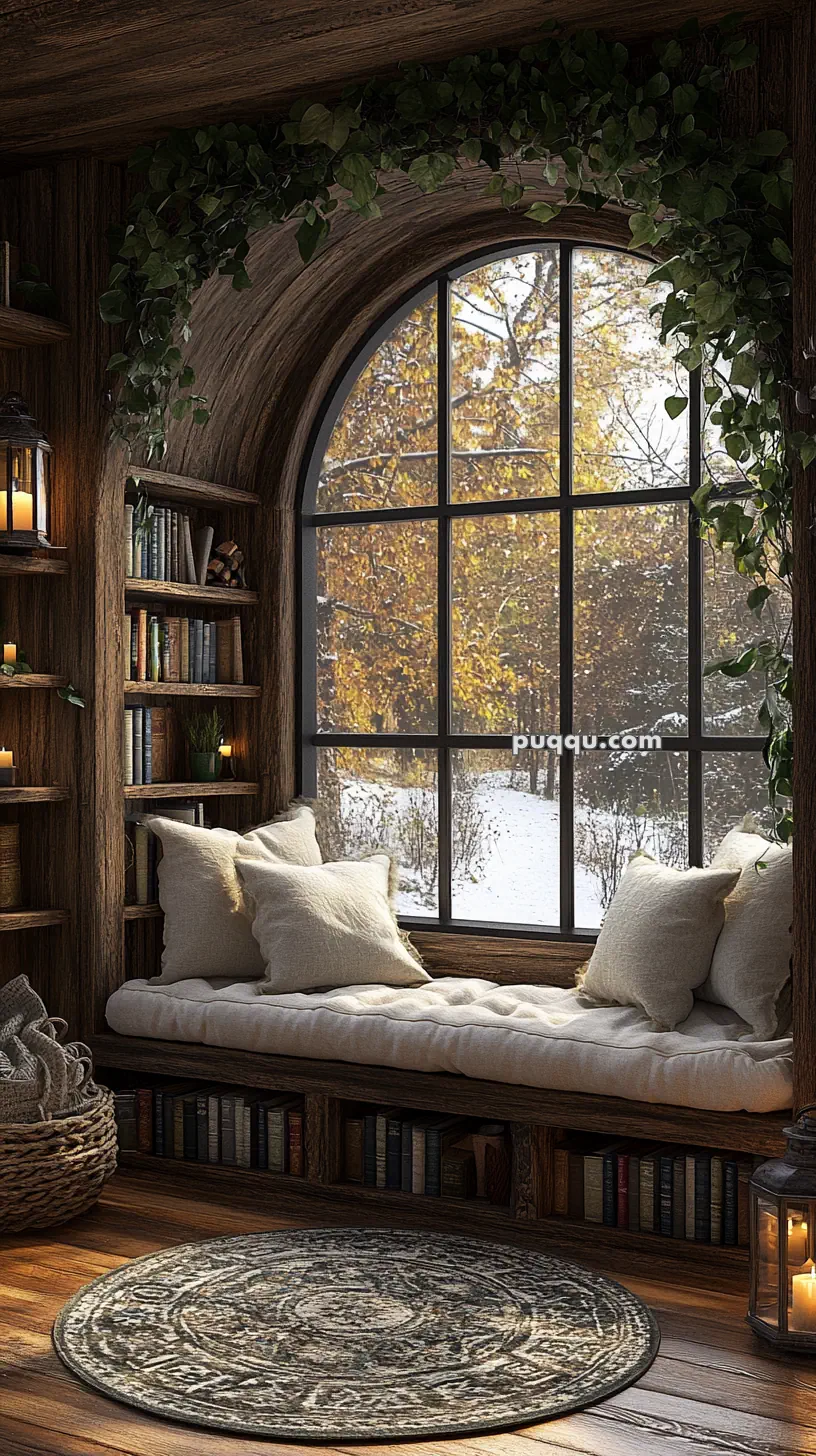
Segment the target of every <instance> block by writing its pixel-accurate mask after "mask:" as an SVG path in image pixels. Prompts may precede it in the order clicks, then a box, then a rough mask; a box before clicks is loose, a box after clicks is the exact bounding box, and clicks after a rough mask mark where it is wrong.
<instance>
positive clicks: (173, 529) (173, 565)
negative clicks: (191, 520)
mask: <svg viewBox="0 0 816 1456" xmlns="http://www.w3.org/2000/svg"><path fill="white" fill-rule="evenodd" d="M170 580H171V581H179V580H180V577H179V539H178V511H171V512H170Z"/></svg>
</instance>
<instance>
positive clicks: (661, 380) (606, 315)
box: [573, 248, 688, 491]
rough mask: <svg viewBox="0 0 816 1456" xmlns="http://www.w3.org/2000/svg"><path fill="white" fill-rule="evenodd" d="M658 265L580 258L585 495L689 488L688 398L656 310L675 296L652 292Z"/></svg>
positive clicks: (577, 384) (580, 470)
mask: <svg viewBox="0 0 816 1456" xmlns="http://www.w3.org/2000/svg"><path fill="white" fill-rule="evenodd" d="M651 266H652V265H651V264H650V263H646V262H643V261H641V260H640V259H638V258H633V257H631V256H627V255H626V254H623V253H609V252H603V251H600V250H597V249H594V248H577V249H576V250H575V252H574V254H573V359H574V364H573V379H574V384H573V390H574V398H573V411H574V427H573V429H574V434H573V448H574V453H575V458H574V464H573V480H574V488H575V490H576V491H606V490H646V489H649V490H653V489H656V488H658V487H660V488H662V487H665V486H672V485H674V486H677V485H686V484H687V483H688V410H686V411H685V412H684V413H683V414H682V415H680V417H679V418H678V419H677V420H671V419H669V416H668V415H667V413H666V410H665V407H664V400H665V399H667V398H668V397H669V396H670V395H687V392H688V378H687V375H686V374H685V373H681V374H679V375H678V377H677V378H675V368H674V361H673V355H672V350H671V349H670V348H668V347H667V346H666V345H664V344H661V343H660V329H659V321H658V320H657V319H655V318H650V316H649V310H650V309H651V308H653V307H654V305H655V304H656V303H658V302H659V301H661V300H662V299H663V298H664V297H665V295H666V292H667V291H668V285H667V284H650V285H649V286H648V287H647V285H646V279H647V278H648V276H649V272H650V270H651Z"/></svg>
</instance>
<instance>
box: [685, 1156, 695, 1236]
mask: <svg viewBox="0 0 816 1456" xmlns="http://www.w3.org/2000/svg"><path fill="white" fill-rule="evenodd" d="M694 1172H695V1164H694V1154H693V1153H687V1154H686V1210H685V1212H686V1218H685V1224H686V1238H687V1239H688V1240H689V1241H691V1240H693V1238H694V1197H695V1189H694Z"/></svg>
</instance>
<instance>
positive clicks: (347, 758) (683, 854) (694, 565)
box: [301, 242, 767, 936]
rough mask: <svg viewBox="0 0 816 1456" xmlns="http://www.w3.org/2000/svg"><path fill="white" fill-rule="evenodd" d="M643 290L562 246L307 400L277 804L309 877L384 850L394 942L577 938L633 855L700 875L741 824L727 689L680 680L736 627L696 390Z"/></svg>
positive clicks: (609, 259)
mask: <svg viewBox="0 0 816 1456" xmlns="http://www.w3.org/2000/svg"><path fill="white" fill-rule="evenodd" d="M648 273H649V264H648V263H646V262H645V261H644V260H642V259H640V258H638V257H636V256H634V255H632V254H629V253H625V252H620V251H616V250H613V249H608V248H598V247H588V246H584V245H581V244H577V243H576V244H573V243H565V242H562V243H547V244H545V245H542V246H536V247H533V248H531V247H529V245H527V246H524V247H516V248H514V249H512V250H511V249H508V250H506V251H504V252H503V253H502V254H501V255H498V256H497V255H496V254H495V253H493V254H492V255H490V256H489V257H486V256H480V257H479V258H477V259H473V258H470V259H469V260H468V261H467V263H466V264H463V265H462V266H460V267H457V268H453V269H451V270H449V271H447V272H446V273H445V274H444V275H443V276H440V277H437V278H434V279H432V280H430V281H429V282H428V283H427V285H426V286H425V287H423V288H422V289H421V290H420V291H419V292H418V293H417V294H416V295H415V296H414V297H412V298H411V299H410V300H408V301H406V303H405V305H404V306H403V307H402V308H401V309H400V310H399V311H398V312H397V313H396V314H394V315H392V316H391V317H390V318H389V319H388V320H387V321H386V322H384V323H383V324H382V326H381V327H380V328H379V329H378V330H377V332H376V334H374V335H373V336H372V337H371V338H369V340H368V341H367V344H366V346H365V348H364V350H363V351H362V353H361V354H359V355H358V356H357V357H356V359H355V360H354V361H353V362H352V363H351V364H350V366H349V368H348V370H347V371H346V372H345V374H344V376H343V378H342V379H341V380H339V381H338V382H337V385H336V387H335V389H334V391H333V392H332V396H331V398H330V400H329V401H328V402H327V405H326V409H325V412H324V416H323V420H322V423H321V426H320V429H319V432H318V435H317V438H316V442H315V445H314V448H313V451H312V453H311V457H310V462H309V465H308V469H307V471H306V476H305V482H304V490H303V511H302V521H301V541H302V572H301V584H302V594H301V596H302V687H303V692H302V723H301V727H302V733H301V745H302V784H303V789H304V792H306V793H309V794H316V795H317V797H318V800H319V803H320V806H321V820H322V835H323V840H324V854H325V855H327V856H330V857H332V858H340V857H344V856H349V855H358V854H360V853H363V852H365V851H366V850H369V849H374V848H377V847H381V846H385V847H387V848H390V849H391V850H392V851H393V853H394V854H395V857H396V858H397V859H398V861H399V863H400V865H401V869H402V875H401V884H400V890H399V908H400V913H401V914H402V915H403V917H404V918H405V919H406V922H408V923H410V921H411V920H412V919H416V918H418V919H420V920H421V922H422V923H423V924H426V925H427V924H428V923H429V922H437V923H438V924H439V925H440V926H441V927H442V928H444V927H446V926H451V927H457V926H465V925H472V926H477V927H478V926H485V927H486V928H489V929H490V930H492V931H495V930H496V929H497V928H501V927H504V928H506V929H508V930H514V931H516V932H518V931H520V930H521V929H522V928H524V929H528V928H529V929H531V930H533V931H534V932H537V933H540V934H542V935H554V936H558V935H561V936H564V935H565V934H571V933H574V932H575V931H576V930H577V931H578V932H580V931H581V930H586V931H587V932H591V931H592V930H593V929H594V928H597V926H598V925H599V923H600V919H601V916H602V914H603V911H604V909H605V907H606V905H607V904H608V902H609V899H610V898H611V895H612V893H613V892H614V889H615V886H616V884H617V882H618V879H619V877H620V874H621V873H622V870H623V868H624V867H625V865H626V862H627V860H628V858H629V856H630V855H631V853H632V852H633V851H634V850H635V849H637V848H640V847H642V848H644V849H646V850H648V851H649V852H650V853H652V854H654V855H656V856H657V857H659V858H660V859H661V860H662V861H663V862H665V863H668V864H671V865H677V866H682V865H686V864H688V863H692V864H702V863H704V862H705V861H706V859H707V857H708V856H709V855H710V853H711V850H712V847H713V845H715V844H716V843H717V841H718V839H719V838H720V837H721V835H722V834H723V833H724V831H725V829H726V828H728V827H729V826H730V825H731V824H732V823H734V822H736V821H737V820H739V819H740V818H741V817H742V816H743V814H745V813H746V812H747V811H754V812H757V813H758V814H759V815H760V816H761V815H762V814H763V812H764V813H765V814H766V815H767V809H764V806H765V804H766V792H765V787H764V785H765V771H764V766H763V764H762V760H761V755H760V752H759V750H760V748H761V742H762V740H761V738H760V737H757V736H755V735H756V733H757V726H756V719H755V716H754V713H755V698H756V684H755V683H754V684H750V683H746V682H745V681H744V680H736V681H731V682H729V681H728V680H726V679H725V678H723V677H721V676H717V677H713V678H712V677H705V676H704V672H703V668H704V664H705V662H706V661H708V660H710V659H711V658H716V657H718V656H728V655H729V653H730V652H731V651H732V650H733V648H734V647H735V646H736V645H738V644H739V642H741V641H744V640H746V638H747V637H749V636H750V635H751V634H752V632H753V635H754V636H756V632H757V628H756V624H755V623H752V620H751V617H750V614H749V613H748V610H747V608H746V606H745V603H744V598H745V589H744V585H743V584H742V583H741V582H740V580H739V579H738V578H737V577H736V574H735V573H734V570H733V567H732V566H731V564H730V562H729V561H728V560H727V559H726V558H723V557H721V556H715V555H714V554H713V552H712V551H711V550H710V548H709V547H708V546H707V544H706V543H705V542H702V541H700V539H699V536H698V532H697V527H696V522H695V519H694V513H693V509H692V507H691V503H690V497H691V494H692V492H693V491H694V490H695V489H696V488H697V486H698V485H699V484H700V481H701V479H702V478H703V474H704V472H705V471H706V470H708V469H710V468H712V467H711V463H710V461H708V459H707V457H706V451H705V449H704V448H703V447H704V445H705V443H706V430H705V429H704V428H703V424H702V418H701V415H702V406H701V388H700V381H699V380H698V379H697V378H693V379H691V380H689V379H688V378H687V377H682V378H681V377H677V375H676V373H675V368H674V365H673V362H672V356H671V353H670V351H669V350H668V349H667V348H665V347H664V346H663V345H661V343H660V340H659V335H658V327H657V324H656V322H655V321H654V319H653V318H652V317H651V314H650V309H652V308H653V306H654V304H655V303H656V302H657V301H659V298H660V296H661V295H660V293H659V286H660V285H657V284H651V285H649V286H648V287H647V286H646V279H647V276H648ZM667 396H686V397H688V399H689V405H688V408H687V409H685V410H684V411H683V412H682V413H681V414H680V415H679V416H678V417H677V418H674V419H672V418H671V417H670V414H669V413H668V412H667V410H666V408H665V406H664V400H665V399H666V397H667ZM763 630H765V629H763ZM553 734H561V735H563V736H564V737H567V736H569V735H573V734H583V735H587V736H589V737H590V738H592V737H595V738H597V740H598V744H599V746H598V747H597V748H595V749H587V750H586V751H583V752H578V753H576V752H570V751H566V752H563V753H559V752H558V751H556V749H555V748H553V747H547V746H546V745H545V746H541V743H542V738H545V739H546V737H548V736H550V735H553ZM624 734H625V735H631V736H633V737H634V738H635V739H637V740H638V742H637V745H636V746H634V747H633V746H632V745H631V743H629V739H628V737H627V743H628V746H626V745H624V746H623V747H620V746H618V743H617V741H616V740H615V739H614V738H613V740H612V744H611V746H610V742H609V740H610V736H611V735H624ZM514 735H521V736H528V737H529V736H532V735H535V742H536V744H538V745H539V746H537V747H528V748H520V749H519V751H517V752H514V751H513V738H514ZM655 737H657V738H659V739H660V747H655V746H654V743H653V742H652V743H651V744H650V745H647V746H645V747H644V746H643V745H642V743H641V740H643V739H645V740H653V739H654V738H655ZM602 745H605V746H602Z"/></svg>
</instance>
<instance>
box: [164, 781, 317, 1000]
mask: <svg viewBox="0 0 816 1456" xmlns="http://www.w3.org/2000/svg"><path fill="white" fill-rule="evenodd" d="M144 822H145V823H146V824H147V826H148V828H149V829H152V830H153V833H154V834H156V835H158V837H159V839H160V840H161V845H162V857H161V859H160V861H159V871H158V874H159V903H160V904H161V907H162V910H163V911H164V951H163V954H162V968H161V975H159V976H151V978H150V981H151V985H160V986H167V985H171V984H172V983H173V982H174V981H186V980H189V979H190V978H191V977H193V976H233V977H234V978H235V979H236V980H256V979H258V978H259V977H261V976H262V975H263V973H264V963H263V960H262V959H261V953H260V951H259V949H258V943H257V941H256V940H255V939H254V938H253V935H252V926H251V924H250V920H249V918H248V917H247V914H246V910H245V907H244V898H243V893H242V891H241V885H240V882H239V879H238V875H237V874H236V870H235V865H236V861H237V860H239V859H240V858H241V857H242V856H244V855H251V856H252V857H253V859H265V860H267V861H269V862H270V863H276V862H277V863H282V864H296V865H319V864H320V862H321V859H320V850H319V849H318V847H317V840H316V838H315V818H314V814H313V812H312V810H311V809H310V808H308V807H307V806H306V805H305V804H298V805H296V806H294V807H293V808H292V809H291V810H289V811H288V812H287V814H285V815H282V816H281V817H280V818H278V819H275V820H273V821H272V822H271V823H270V824H261V825H260V826H259V827H258V828H257V829H253V830H252V831H251V832H250V833H249V834H237V833H235V832H234V831H233V830H231V829H199V828H196V827H195V826H194V825H192V824H181V823H179V822H178V820H176V819H163V818H162V817H161V815H151V816H150V817H148V818H145V820H144Z"/></svg>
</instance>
